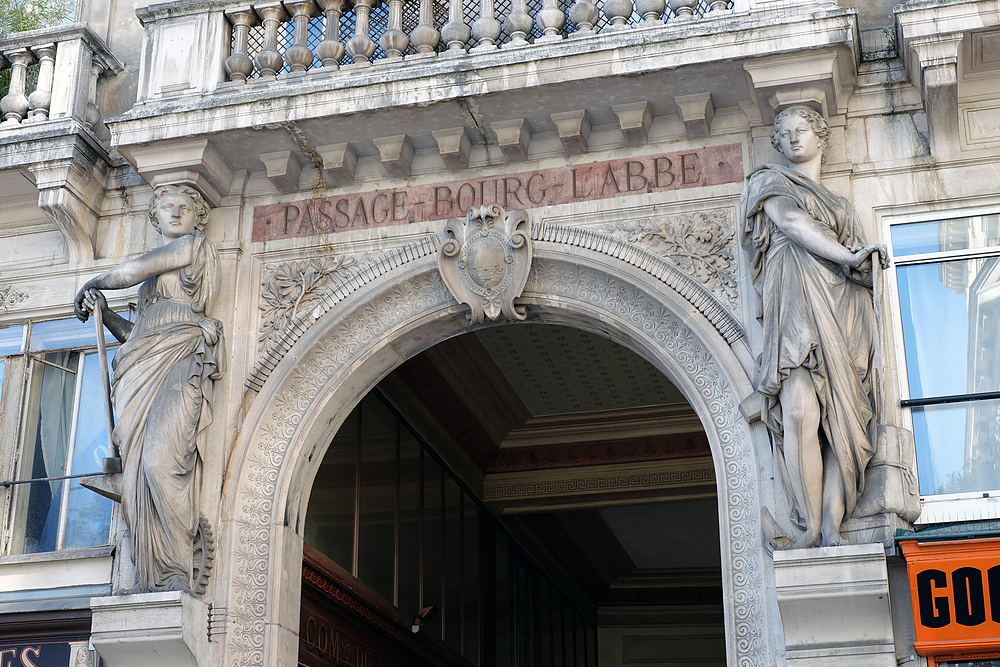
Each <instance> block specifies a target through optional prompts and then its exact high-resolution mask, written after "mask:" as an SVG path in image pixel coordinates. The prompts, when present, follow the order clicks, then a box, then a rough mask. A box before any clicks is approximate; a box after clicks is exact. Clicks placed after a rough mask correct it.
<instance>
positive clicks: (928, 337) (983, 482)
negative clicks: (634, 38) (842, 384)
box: [890, 215, 1000, 495]
mask: <svg viewBox="0 0 1000 667" xmlns="http://www.w3.org/2000/svg"><path fill="white" fill-rule="evenodd" d="M890 234H891V241H892V249H893V253H894V255H895V258H896V263H897V267H896V282H897V286H898V295H899V307H900V315H901V322H902V333H903V347H904V354H905V358H906V372H907V382H908V390H909V399H908V400H914V401H917V402H920V403H927V404H926V405H916V406H914V407H913V408H912V417H913V428H914V438H915V441H916V446H917V463H918V472H919V481H920V492H921V493H922V494H923V495H931V494H945V493H966V492H978V491H988V490H995V489H1000V473H998V472H997V467H998V466H997V464H996V461H997V459H998V453H997V450H998V449H1000V448H998V446H997V443H998V442H1000V440H998V435H1000V433H998V427H997V423H998V415H1000V413H998V410H997V408H998V405H997V402H996V401H992V400H987V399H990V398H994V396H991V392H997V391H998V390H1000V345H998V341H1000V257H998V256H976V255H977V254H982V253H981V252H977V251H981V250H983V249H986V248H993V247H1000V216H998V215H986V216H972V217H967V218H956V219H952V220H942V221H929V222H919V223H908V224H901V225H894V226H893V227H892V228H891V230H890ZM944 253H948V255H947V256H944V255H943V254H944ZM910 257H912V258H913V259H909V258H910ZM945 399H946V400H948V401H949V402H948V403H944V404H934V403H936V402H937V403H943V402H944V400H945ZM956 401H957V402H956Z"/></svg>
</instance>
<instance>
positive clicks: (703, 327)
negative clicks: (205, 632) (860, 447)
mask: <svg viewBox="0 0 1000 667" xmlns="http://www.w3.org/2000/svg"><path fill="white" fill-rule="evenodd" d="M521 301H522V302H523V303H526V304H528V306H529V313H530V314H529V321H534V322H545V323H551V324H562V325H566V326H571V327H576V328H579V329H583V330H586V331H590V332H593V333H597V334H600V335H603V336H606V337H608V338H611V339H612V340H615V341H616V342H618V343H620V344H622V345H624V346H626V347H628V348H630V349H632V350H633V351H635V352H637V353H638V354H640V355H641V356H643V357H645V358H646V359H647V360H648V361H650V362H651V363H652V364H653V365H654V366H656V367H657V368H658V369H659V370H661V371H662V372H663V373H664V374H665V375H667V376H668V377H669V378H670V379H671V381H672V382H673V383H674V384H675V385H676V386H677V387H678V388H679V389H680V390H681V391H682V392H683V393H684V395H685V397H686V398H687V399H688V402H689V403H690V404H691V406H692V407H693V408H694V410H695V412H696V413H697V414H698V416H699V417H700V419H701V421H702V423H703V425H704V427H705V431H706V434H707V436H708V439H709V442H710V444H711V448H712V457H713V461H714V465H715V473H716V479H717V480H718V481H717V484H718V498H719V513H720V517H719V522H720V530H721V533H722V556H723V588H724V600H725V611H726V614H725V616H726V638H727V645H728V647H729V662H730V664H733V665H740V666H741V667H742V666H746V667H749V666H760V667H763V666H764V665H767V664H770V662H771V657H772V656H770V653H771V650H770V649H769V646H768V645H769V637H772V636H774V633H775V627H776V626H775V622H774V614H773V613H772V611H771V610H772V609H775V608H776V604H775V602H774V600H772V599H770V598H771V597H772V596H773V593H769V592H768V591H771V590H773V587H771V586H767V585H766V583H765V582H766V581H767V580H768V579H770V577H769V576H768V574H767V572H768V566H767V562H768V560H769V559H768V556H767V555H766V554H765V552H764V547H763V541H762V538H761V529H760V507H761V505H762V488H763V486H762V483H761V481H760V480H759V478H758V470H760V466H759V465H758V456H759V454H758V452H761V451H767V449H766V448H767V447H768V445H767V443H766V436H764V440H763V441H760V440H759V439H760V437H761V434H760V432H759V431H758V432H757V433H756V434H755V433H754V432H753V431H752V430H751V429H750V428H749V427H748V426H747V424H746V422H745V421H744V420H743V419H742V417H741V416H740V413H739V410H738V406H739V402H740V399H741V398H742V397H743V396H746V395H747V394H748V393H749V392H750V391H751V385H750V380H749V378H748V377H747V374H746V371H745V369H744V365H741V363H740V359H739V355H740V354H741V353H744V354H745V351H746V350H745V347H743V348H742V349H741V348H739V345H742V343H738V345H737V346H736V348H737V349H736V350H735V351H734V349H733V347H731V346H730V344H729V343H727V341H726V340H725V339H724V337H723V335H722V333H720V328H719V326H718V324H717V323H715V324H713V322H712V321H710V319H709V318H708V317H706V316H705V315H704V314H703V310H702V309H701V308H698V307H696V306H695V305H694V304H693V302H692V300H691V298H690V296H689V295H688V296H685V295H683V294H682V293H681V292H680V291H678V290H676V288H674V289H670V288H667V287H665V286H664V281H663V280H662V279H661V278H660V277H657V276H656V275H655V272H654V271H649V270H648V269H647V270H643V269H642V268H639V267H638V266H637V265H635V264H634V263H626V262H623V261H621V260H620V259H617V258H615V257H614V256H612V255H611V254H609V253H606V252H600V251H599V250H592V249H589V248H586V247H583V246H582V245H568V244H565V243H558V242H547V241H543V242H537V243H536V246H535V260H534V264H533V266H532V270H531V273H530V276H529V280H528V284H527V287H526V288H525V291H524V294H523V297H522V299H521ZM473 329H474V327H471V326H470V325H469V324H468V321H467V319H466V317H465V309H464V308H463V307H461V306H459V305H457V304H456V303H455V300H454V299H453V298H452V296H451V294H450V293H449V292H448V290H447V289H446V288H445V286H444V284H443V282H442V281H441V278H440V275H439V274H438V272H437V265H436V259H435V257H434V255H433V254H426V255H424V256H422V257H416V258H414V259H413V260H412V261H408V262H406V263H401V264H400V265H398V266H396V268H392V269H391V270H387V271H385V272H384V273H382V274H381V275H375V274H373V275H372V279H371V280H370V281H369V282H367V283H365V284H363V285H360V286H359V288H358V289H357V290H356V291H354V292H352V293H351V294H349V295H347V296H346V297H345V298H342V299H341V300H340V301H339V302H338V303H336V305H334V306H333V307H332V308H331V309H330V310H329V311H328V312H327V313H326V314H325V315H323V316H322V317H321V318H320V319H319V320H318V321H316V322H315V324H314V325H313V326H311V327H309V328H308V329H306V330H305V331H304V332H302V333H301V335H300V337H299V338H298V339H297V341H296V342H295V343H294V344H293V345H291V347H290V349H289V350H288V352H287V353H286V354H285V355H284V357H283V358H282V359H281V361H280V362H278V363H277V364H276V365H275V367H274V368H273V371H271V372H270V374H269V377H268V378H267V380H266V382H265V383H264V385H263V387H262V391H261V392H260V394H259V395H258V396H257V397H256V399H255V400H254V402H253V404H252V405H251V408H250V411H249V413H248V414H247V415H246V417H245V420H244V423H243V428H242V431H241V434H240V436H239V438H238V440H237V443H236V449H235V451H234V453H233V456H232V458H231V461H230V471H229V477H228V479H227V484H226V488H225V490H224V497H223V509H224V514H223V516H224V517H226V518H225V520H224V524H223V535H222V538H223V539H222V544H221V547H222V548H221V549H220V553H219V554H218V565H219V579H218V581H219V582H220V583H221V584H222V585H226V584H228V590H219V591H218V592H217V595H216V598H217V600H218V605H219V606H222V607H226V608H227V609H228V610H229V614H228V616H229V621H228V632H227V635H226V646H225V660H224V664H226V665H227V666H229V665H232V666H242V665H290V664H294V661H295V656H296V653H297V646H298V644H297V628H298V608H299V597H298V596H299V586H298V584H297V581H298V578H299V577H300V570H301V558H302V537H301V534H302V530H303V521H304V517H305V508H306V506H307V503H308V493H309V489H311V488H312V483H313V478H314V476H315V473H316V470H317V468H318V466H319V463H320V462H321V460H322V458H323V454H324V451H325V448H326V447H327V445H328V444H329V442H330V440H331V439H332V436H333V435H334V434H335V433H336V431H337V429H338V428H339V426H340V423H341V422H342V420H343V419H344V418H345V417H346V415H347V414H348V413H349V412H350V410H351V409H352V408H353V406H354V405H355V404H356V403H357V402H358V401H359V400H361V398H362V397H363V396H364V395H365V394H366V393H367V392H368V391H369V390H370V389H371V388H372V387H374V386H375V385H376V384H377V383H378V381H379V380H381V379H382V378H383V377H384V376H385V375H386V374H388V373H389V372H390V371H391V370H392V369H393V368H395V367H396V366H398V365H399V364H400V363H402V362H403V361H404V360H405V359H407V358H409V357H412V356H413V355H415V354H418V353H419V352H422V351H423V350H425V349H427V348H430V347H432V346H433V345H435V344H437V343H439V342H441V341H443V340H446V339H448V338H451V337H452V336H456V335H459V334H462V333H465V332H467V331H471V330H473ZM744 361H745V359H744ZM621 483H622V484H627V483H628V480H627V479H625V480H622V481H621Z"/></svg>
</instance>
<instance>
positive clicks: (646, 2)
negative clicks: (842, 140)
mask: <svg viewBox="0 0 1000 667" xmlns="http://www.w3.org/2000/svg"><path fill="white" fill-rule="evenodd" d="M734 4H737V5H738V4H741V3H739V2H738V1H737V2H735V3H734V1H733V0H635V1H634V2H633V0H604V2H603V3H602V6H601V7H598V6H597V5H596V4H595V3H594V1H593V0H575V2H572V3H571V2H570V1H569V0H448V3H447V10H445V7H444V2H442V0H408V1H405V2H404V0H385V1H384V2H383V1H382V0H354V2H353V6H352V5H351V4H349V3H348V1H347V0H286V1H285V2H263V3H259V4H253V5H250V6H246V5H244V6H242V7H239V8H236V9H229V10H226V16H227V17H228V19H229V22H230V24H231V26H232V44H231V48H232V55H230V56H229V57H228V58H227V59H226V62H225V71H226V74H227V76H228V78H229V79H230V80H238V81H245V80H247V79H250V78H254V77H258V76H260V77H268V76H276V75H277V74H279V73H281V72H305V71H308V70H311V69H318V68H335V67H339V66H345V65H363V64H367V63H371V62H372V61H373V60H381V59H385V60H393V59H399V58H402V57H407V58H410V59H413V58H421V57H433V56H434V54H439V55H440V56H443V57H455V56H461V55H463V54H465V53H466V52H468V53H473V54H475V53H486V52H489V51H492V50H494V49H497V48H504V49H509V48H517V47H522V46H527V45H528V44H531V43H535V44H546V43H553V42H559V41H561V40H563V39H565V38H567V37H571V36H572V37H583V36H586V35H593V34H596V33H599V32H605V31H609V32H613V31H618V30H625V29H628V28H630V27H633V26H639V25H645V26H651V25H655V24H657V23H659V24H663V23H665V22H666V23H677V24H681V23H685V22H690V21H695V20H698V19H701V18H705V17H709V18H711V17H717V16H724V15H729V14H732V13H733V11H734ZM742 4H745V3H742Z"/></svg>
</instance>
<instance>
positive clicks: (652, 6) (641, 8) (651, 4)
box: [635, 0, 667, 23]
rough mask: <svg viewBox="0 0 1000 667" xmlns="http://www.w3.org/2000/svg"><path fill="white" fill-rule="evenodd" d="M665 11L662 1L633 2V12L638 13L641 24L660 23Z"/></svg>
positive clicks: (665, 6) (665, 7)
mask: <svg viewBox="0 0 1000 667" xmlns="http://www.w3.org/2000/svg"><path fill="white" fill-rule="evenodd" d="M666 9H667V3H666V2H665V1H664V0H635V11H637V12H639V15H640V16H641V17H642V22H643V23H660V22H661V21H662V20H663V12H664V11H666Z"/></svg>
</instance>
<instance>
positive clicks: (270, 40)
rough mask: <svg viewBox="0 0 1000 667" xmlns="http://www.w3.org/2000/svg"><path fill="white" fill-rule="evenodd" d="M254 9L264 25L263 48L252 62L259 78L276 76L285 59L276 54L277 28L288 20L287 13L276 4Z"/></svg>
mask: <svg viewBox="0 0 1000 667" xmlns="http://www.w3.org/2000/svg"><path fill="white" fill-rule="evenodd" d="M255 9H256V10H257V14H259V15H260V17H261V20H262V21H263V23H264V47H263V48H262V49H261V50H260V52H258V53H257V57H256V58H254V59H253V61H254V63H255V64H256V65H257V69H259V70H260V74H261V76H277V75H278V72H280V71H281V68H282V66H283V65H284V64H285V59H284V58H282V57H281V54H280V53H279V52H278V28H279V27H281V23H282V21H284V20H285V19H287V18H288V13H287V12H285V8H284V7H282V6H281V5H280V4H278V3H274V4H268V5H263V6H261V5H257V6H256V7H255Z"/></svg>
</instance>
